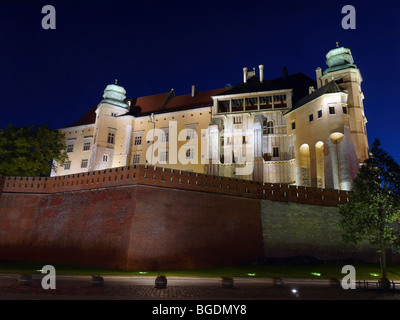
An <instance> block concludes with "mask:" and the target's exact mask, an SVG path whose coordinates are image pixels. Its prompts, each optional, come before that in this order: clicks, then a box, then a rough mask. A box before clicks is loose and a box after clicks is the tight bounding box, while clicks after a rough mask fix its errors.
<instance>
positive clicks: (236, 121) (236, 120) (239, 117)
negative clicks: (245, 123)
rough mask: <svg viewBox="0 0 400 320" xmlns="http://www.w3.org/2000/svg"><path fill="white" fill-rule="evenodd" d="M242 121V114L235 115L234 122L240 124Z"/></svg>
mask: <svg viewBox="0 0 400 320" xmlns="http://www.w3.org/2000/svg"><path fill="white" fill-rule="evenodd" d="M240 123H242V116H236V117H233V124H240Z"/></svg>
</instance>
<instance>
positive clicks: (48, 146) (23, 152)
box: [0, 125, 68, 177]
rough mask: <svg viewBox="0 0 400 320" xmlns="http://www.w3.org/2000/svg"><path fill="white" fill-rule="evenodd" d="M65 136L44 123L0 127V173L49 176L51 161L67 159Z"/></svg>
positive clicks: (60, 161)
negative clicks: (18, 126) (19, 126)
mask: <svg viewBox="0 0 400 320" xmlns="http://www.w3.org/2000/svg"><path fill="white" fill-rule="evenodd" d="M65 149H66V148H65V135H64V134H63V133H61V132H59V131H54V130H52V129H51V128H50V127H49V126H47V125H40V126H39V125H38V126H29V127H27V126H25V127H22V128H17V127H14V126H13V125H8V126H7V127H6V128H5V129H4V130H3V129H0V175H3V176H25V177H27V176H28V177H38V176H49V175H50V172H51V168H52V160H53V159H55V160H56V161H57V162H58V164H60V165H63V164H64V162H65V160H67V159H68V156H67V153H66V151H65Z"/></svg>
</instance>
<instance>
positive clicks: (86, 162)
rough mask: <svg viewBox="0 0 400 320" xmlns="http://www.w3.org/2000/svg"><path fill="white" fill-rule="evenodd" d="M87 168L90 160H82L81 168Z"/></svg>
mask: <svg viewBox="0 0 400 320" xmlns="http://www.w3.org/2000/svg"><path fill="white" fill-rule="evenodd" d="M87 166H88V159H82V161H81V168H87Z"/></svg>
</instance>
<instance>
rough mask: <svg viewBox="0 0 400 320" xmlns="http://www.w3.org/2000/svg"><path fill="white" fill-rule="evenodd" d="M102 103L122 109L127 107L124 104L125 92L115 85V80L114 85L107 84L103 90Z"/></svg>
mask: <svg viewBox="0 0 400 320" xmlns="http://www.w3.org/2000/svg"><path fill="white" fill-rule="evenodd" d="M103 99H104V100H103V101H102V102H107V103H111V104H114V105H118V106H120V107H123V108H127V107H128V106H127V105H126V104H125V103H124V100H125V99H126V91H125V89H124V88H123V87H121V86H119V85H117V80H115V84H109V85H108V86H107V87H106V89H105V90H104V94H103Z"/></svg>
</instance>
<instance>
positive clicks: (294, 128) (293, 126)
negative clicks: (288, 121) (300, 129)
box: [292, 121, 296, 130]
mask: <svg viewBox="0 0 400 320" xmlns="http://www.w3.org/2000/svg"><path fill="white" fill-rule="evenodd" d="M292 130H296V122H295V121H293V122H292Z"/></svg>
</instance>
